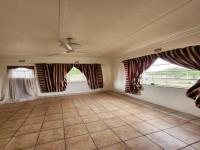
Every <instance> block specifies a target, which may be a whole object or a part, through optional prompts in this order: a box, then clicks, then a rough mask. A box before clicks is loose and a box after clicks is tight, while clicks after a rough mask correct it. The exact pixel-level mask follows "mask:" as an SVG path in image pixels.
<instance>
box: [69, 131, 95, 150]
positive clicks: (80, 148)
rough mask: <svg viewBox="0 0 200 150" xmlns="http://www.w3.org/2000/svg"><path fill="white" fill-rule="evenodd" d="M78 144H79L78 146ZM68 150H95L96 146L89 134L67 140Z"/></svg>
mask: <svg viewBox="0 0 200 150" xmlns="http://www.w3.org/2000/svg"><path fill="white" fill-rule="evenodd" d="M77 143H78V144H77ZM66 147H67V150H94V149H96V146H95V144H94V142H93V141H92V139H91V137H90V136H89V134H86V135H81V136H77V137H72V138H68V139H67V140H66Z"/></svg>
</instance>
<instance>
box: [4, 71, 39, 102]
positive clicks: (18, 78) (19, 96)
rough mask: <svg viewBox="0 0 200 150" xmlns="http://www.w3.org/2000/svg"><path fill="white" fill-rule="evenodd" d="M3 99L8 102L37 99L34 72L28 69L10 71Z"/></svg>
mask: <svg viewBox="0 0 200 150" xmlns="http://www.w3.org/2000/svg"><path fill="white" fill-rule="evenodd" d="M3 93H4V95H3V99H4V101H7V102H17V101H25V100H31V99H34V98H36V97H37V95H38V91H37V85H36V78H35V75H34V70H32V69H26V68H17V69H9V70H8V76H7V81H6V85H5V88H4V91H3Z"/></svg>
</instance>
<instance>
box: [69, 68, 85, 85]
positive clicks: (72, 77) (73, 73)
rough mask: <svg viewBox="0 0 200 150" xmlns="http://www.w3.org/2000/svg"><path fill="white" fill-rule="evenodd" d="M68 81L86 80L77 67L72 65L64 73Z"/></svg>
mask: <svg viewBox="0 0 200 150" xmlns="http://www.w3.org/2000/svg"><path fill="white" fill-rule="evenodd" d="M66 78H67V81H68V82H83V81H86V77H85V75H84V74H83V73H81V72H80V70H79V69H77V68H75V67H73V68H72V69H71V70H70V71H69V72H68V74H67V75H66Z"/></svg>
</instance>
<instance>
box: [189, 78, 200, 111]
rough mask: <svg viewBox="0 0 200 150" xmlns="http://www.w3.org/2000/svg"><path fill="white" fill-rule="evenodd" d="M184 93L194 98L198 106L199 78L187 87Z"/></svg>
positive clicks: (199, 106)
mask: <svg viewBox="0 0 200 150" xmlns="http://www.w3.org/2000/svg"><path fill="white" fill-rule="evenodd" d="M186 95H187V96H188V97H190V98H192V99H194V100H195V104H196V106H197V107H198V108H200V79H199V80H198V81H197V82H196V83H195V84H194V85H193V86H192V87H191V88H189V89H188V91H187V93H186Z"/></svg>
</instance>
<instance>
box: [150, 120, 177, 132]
mask: <svg viewBox="0 0 200 150" xmlns="http://www.w3.org/2000/svg"><path fill="white" fill-rule="evenodd" d="M147 122H148V123H150V124H151V125H153V126H155V127H157V128H159V129H161V130H164V129H168V128H171V127H174V126H175V125H174V124H172V123H169V122H167V121H164V120H162V119H153V120H148V121H147Z"/></svg>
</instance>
